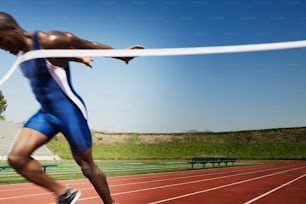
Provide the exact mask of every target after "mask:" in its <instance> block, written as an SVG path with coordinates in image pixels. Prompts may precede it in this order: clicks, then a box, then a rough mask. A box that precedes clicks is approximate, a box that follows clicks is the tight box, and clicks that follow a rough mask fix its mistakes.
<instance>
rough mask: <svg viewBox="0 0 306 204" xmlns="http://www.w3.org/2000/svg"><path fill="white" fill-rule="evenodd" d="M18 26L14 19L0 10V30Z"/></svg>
mask: <svg viewBox="0 0 306 204" xmlns="http://www.w3.org/2000/svg"><path fill="white" fill-rule="evenodd" d="M14 28H15V29H16V28H19V25H18V23H17V22H16V20H15V19H14V18H13V17H12V16H11V15H10V14H8V13H5V12H0V31H5V30H9V29H14Z"/></svg>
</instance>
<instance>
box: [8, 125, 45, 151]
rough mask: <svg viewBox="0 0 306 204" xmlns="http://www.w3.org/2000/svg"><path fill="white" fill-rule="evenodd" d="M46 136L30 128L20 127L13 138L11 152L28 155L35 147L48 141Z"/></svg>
mask: <svg viewBox="0 0 306 204" xmlns="http://www.w3.org/2000/svg"><path fill="white" fill-rule="evenodd" d="M48 140H49V139H48V137H47V136H45V135H44V134H42V133H41V132H38V131H37V130H34V129H30V128H22V129H21V131H20V132H19V134H18V135H17V136H16V138H15V142H14V144H13V146H12V148H11V154H13V155H19V156H24V157H29V156H30V155H31V154H32V153H33V152H34V151H35V150H36V149H37V148H39V147H40V146H42V145H44V144H45V143H47V142H48Z"/></svg>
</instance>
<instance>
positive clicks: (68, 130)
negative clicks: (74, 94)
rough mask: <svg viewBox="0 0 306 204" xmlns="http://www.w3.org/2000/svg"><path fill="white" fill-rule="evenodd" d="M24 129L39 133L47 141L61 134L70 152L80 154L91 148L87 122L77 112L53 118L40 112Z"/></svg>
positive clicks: (46, 113)
mask: <svg viewBox="0 0 306 204" xmlns="http://www.w3.org/2000/svg"><path fill="white" fill-rule="evenodd" d="M24 127H26V128H30V129H33V130H36V131H38V132H41V133H42V134H44V135H45V136H47V137H48V138H49V139H51V138H52V137H53V136H54V135H56V134H57V133H59V132H62V133H63V134H64V136H65V138H66V139H67V140H68V142H69V145H70V149H71V151H72V152H82V151H84V150H86V149H88V148H89V147H91V146H92V138H91V132H90V129H89V127H88V123H87V120H86V119H85V118H84V117H83V116H82V114H81V113H80V112H77V111H76V112H74V114H67V113H64V114H60V116H54V115H52V114H50V113H48V112H44V111H42V110H40V111H38V112H37V113H36V114H34V115H33V116H32V117H31V118H30V119H29V120H28V121H27V122H26V123H25V125H24Z"/></svg>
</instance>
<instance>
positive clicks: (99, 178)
mask: <svg viewBox="0 0 306 204" xmlns="http://www.w3.org/2000/svg"><path fill="white" fill-rule="evenodd" d="M72 154H73V157H74V159H75V161H76V162H77V163H78V164H79V165H80V167H81V169H82V171H83V174H84V176H86V177H87V178H88V179H89V181H90V182H91V183H92V185H93V186H94V187H95V189H96V191H97V193H98V194H99V196H100V197H101V199H102V200H103V202H104V204H112V203H113V200H112V197H111V194H110V190H109V187H108V184H107V180H106V176H105V174H104V173H103V172H102V171H101V170H100V169H99V167H98V166H97V165H96V164H95V162H94V161H93V158H92V150H91V148H88V149H86V150H85V151H82V152H74V153H72Z"/></svg>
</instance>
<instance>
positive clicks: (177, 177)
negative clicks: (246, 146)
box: [0, 161, 306, 204]
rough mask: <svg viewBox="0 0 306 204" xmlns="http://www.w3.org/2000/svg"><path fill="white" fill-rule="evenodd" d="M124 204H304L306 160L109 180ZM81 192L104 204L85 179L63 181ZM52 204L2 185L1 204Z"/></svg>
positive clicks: (35, 191)
mask: <svg viewBox="0 0 306 204" xmlns="http://www.w3.org/2000/svg"><path fill="white" fill-rule="evenodd" d="M108 181H109V184H110V188H111V192H112V195H113V197H114V199H115V200H116V201H118V202H119V203H120V204H149V203H150V204H158V203H167V204H174V203H175V204H202V203H209V204H210V203H212V204H216V203H217V204H227V203H228V204H235V203H243V204H251V203H256V204H263V203H269V204H270V203H277V204H303V203H306V187H305V186H306V161H289V162H285V163H282V164H270V165H258V166H244V167H241V166H236V167H228V168H214V169H208V170H207V169H206V170H205V169H204V170H190V171H183V172H173V173H158V174H146V175H137V176H120V177H110V178H108ZM61 182H63V183H65V184H69V185H71V186H72V187H73V188H74V189H78V190H81V192H82V196H81V198H80V200H79V201H78V202H77V203H78V204H93V203H94V204H99V203H102V201H100V199H99V197H98V196H97V194H96V192H95V190H94V189H93V188H92V187H91V185H90V183H89V182H88V181H87V180H85V179H80V180H71V181H61ZM7 203H9V204H34V203H35V204H51V203H55V197H54V196H53V194H51V193H49V192H47V191H46V190H44V189H41V188H39V187H37V186H35V185H33V184H28V183H27V184H11V185H0V204H7Z"/></svg>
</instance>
